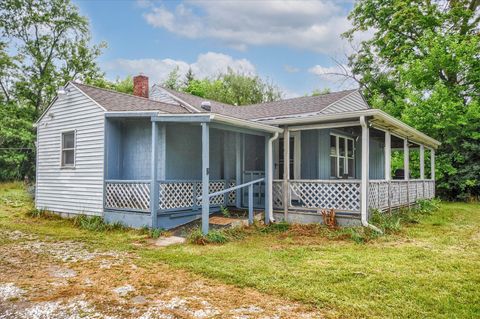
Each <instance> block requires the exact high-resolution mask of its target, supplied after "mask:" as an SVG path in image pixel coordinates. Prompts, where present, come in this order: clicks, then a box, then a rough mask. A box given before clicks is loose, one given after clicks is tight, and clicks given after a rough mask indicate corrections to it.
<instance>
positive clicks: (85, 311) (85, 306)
mask: <svg viewBox="0 0 480 319" xmlns="http://www.w3.org/2000/svg"><path fill="white" fill-rule="evenodd" d="M13 318H15V319H47V318H56V319H67V318H68V319H82V318H83V319H85V318H87V319H113V318H112V317H109V316H105V315H103V314H101V313H98V312H97V311H96V310H95V308H94V307H93V306H92V305H90V304H89V303H88V302H86V301H84V300H71V301H69V302H66V303H64V302H61V301H52V302H41V303H36V304H34V305H32V306H30V307H26V308H24V309H11V310H7V311H6V312H4V313H3V314H0V319H13Z"/></svg>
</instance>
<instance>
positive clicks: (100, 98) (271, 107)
mask: <svg viewBox="0 0 480 319" xmlns="http://www.w3.org/2000/svg"><path fill="white" fill-rule="evenodd" d="M72 84H73V85H75V86H76V87H77V88H79V89H80V90H81V91H82V92H84V93H85V94H86V95H88V96H89V97H90V98H92V99H93V100H94V101H95V102H97V103H98V104H100V105H101V106H103V107H104V108H105V109H106V110H107V111H117V112H123V111H159V112H164V113H174V114H178V113H191V111H190V110H189V109H187V108H186V107H184V106H180V105H175V104H169V103H164V102H159V101H154V100H152V99H147V98H142V97H138V96H134V95H130V94H125V93H120V92H116V91H113V90H108V89H102V88H98V87H94V86H90V85H86V84H81V83H76V82H73V83H72ZM163 89H165V90H166V91H167V92H169V93H170V94H172V95H173V96H175V97H177V98H178V99H180V100H182V101H184V102H186V103H188V104H189V105H190V106H192V107H194V108H195V109H197V110H198V111H199V112H206V111H205V110H203V109H202V108H201V104H202V102H204V101H209V102H210V104H211V112H212V113H217V114H222V115H228V116H232V117H236V118H240V119H247V120H253V119H260V118H272V117H283V116H290V115H299V114H306V113H316V112H321V111H323V110H324V109H326V108H327V107H328V106H330V105H331V104H332V103H335V102H337V101H339V100H341V99H342V98H344V97H346V96H348V95H350V94H351V93H353V92H355V91H356V90H346V91H340V92H333V93H328V94H323V95H318V96H304V97H298V98H292V99H286V100H280V101H275V102H268V103H259V104H252V105H243V106H235V105H230V104H226V103H221V102H217V101H212V100H209V99H204V98H202V97H198V96H195V95H191V94H188V93H182V92H177V91H174V90H171V89H167V88H163Z"/></svg>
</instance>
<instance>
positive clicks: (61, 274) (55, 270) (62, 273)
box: [48, 267, 77, 278]
mask: <svg viewBox="0 0 480 319" xmlns="http://www.w3.org/2000/svg"><path fill="white" fill-rule="evenodd" d="M48 272H49V274H50V276H52V277H55V278H72V277H76V276H77V272H76V271H75V270H73V269H68V268H60V267H51V268H50V269H49V271H48Z"/></svg>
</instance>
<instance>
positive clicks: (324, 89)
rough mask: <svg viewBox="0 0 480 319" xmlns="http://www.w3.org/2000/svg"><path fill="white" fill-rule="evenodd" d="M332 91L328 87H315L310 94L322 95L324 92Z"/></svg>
mask: <svg viewBox="0 0 480 319" xmlns="http://www.w3.org/2000/svg"><path fill="white" fill-rule="evenodd" d="M330 92H332V90H330V88H323V89H321V90H320V89H315V90H313V91H312V94H311V96H319V95H324V94H328V93H330Z"/></svg>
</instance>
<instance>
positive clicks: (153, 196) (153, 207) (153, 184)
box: [150, 122, 159, 228]
mask: <svg viewBox="0 0 480 319" xmlns="http://www.w3.org/2000/svg"><path fill="white" fill-rule="evenodd" d="M151 151H152V154H151V164H150V178H151V179H150V214H151V219H152V224H151V227H152V228H157V226H158V225H157V212H158V206H159V199H158V196H159V192H158V123H157V122H152V146H151Z"/></svg>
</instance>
